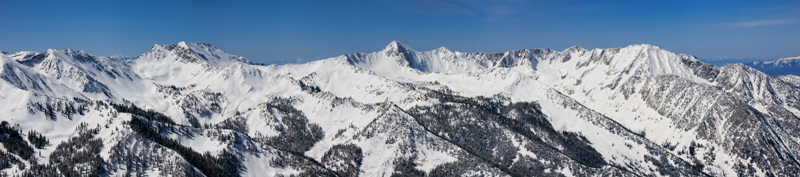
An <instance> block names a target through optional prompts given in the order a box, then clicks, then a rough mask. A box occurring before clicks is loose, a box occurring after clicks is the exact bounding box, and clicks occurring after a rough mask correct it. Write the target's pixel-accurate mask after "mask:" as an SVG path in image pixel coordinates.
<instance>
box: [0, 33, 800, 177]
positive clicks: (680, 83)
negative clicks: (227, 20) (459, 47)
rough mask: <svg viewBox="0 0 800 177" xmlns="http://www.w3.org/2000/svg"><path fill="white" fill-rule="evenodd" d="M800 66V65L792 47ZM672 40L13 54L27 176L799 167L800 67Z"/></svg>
mask: <svg viewBox="0 0 800 177" xmlns="http://www.w3.org/2000/svg"><path fill="white" fill-rule="evenodd" d="M792 66H796V65H792ZM798 80H800V79H798V77H797V76H791V75H789V76H781V77H774V76H771V75H769V74H765V73H763V72H761V71H759V70H757V69H754V68H751V67H749V66H747V65H743V64H729V65H725V66H721V67H719V66H714V65H710V64H706V63H704V62H702V61H700V60H698V59H697V58H695V57H694V56H691V55H686V54H674V53H671V52H669V51H666V50H664V49H661V48H659V47H657V46H652V45H647V44H638V45H630V46H627V47H624V48H610V49H584V48H581V47H579V46H574V47H571V48H568V49H566V50H564V51H556V50H551V49H522V50H511V51H507V52H503V53H463V52H457V51H450V50H448V49H447V48H444V47H441V48H438V49H435V50H431V51H414V50H411V49H410V48H409V47H407V46H405V45H403V44H401V43H400V42H397V41H393V42H391V43H390V44H389V45H387V46H386V47H384V48H383V49H382V50H380V51H376V52H371V53H354V54H345V55H341V56H338V57H333V58H328V59H323V60H318V61H313V62H308V63H303V64H290V65H270V66H264V65H260V64H256V63H253V62H251V61H250V60H248V59H246V58H244V57H241V56H237V55H233V54H229V53H226V52H224V51H222V50H219V49H217V48H216V47H214V46H212V45H209V44H205V43H186V42H179V43H176V44H169V45H154V46H152V47H151V48H150V50H149V51H147V52H145V53H144V54H142V55H140V56H138V57H136V58H133V59H121V58H118V57H99V56H95V55H91V54H89V53H87V52H85V51H80V50H71V49H67V50H54V49H50V50H47V51H45V52H44V53H37V52H18V53H3V54H2V55H0V115H2V116H0V120H1V121H3V122H2V123H0V144H2V146H0V168H2V173H5V174H9V175H20V176H133V175H136V176H144V175H147V176H794V175H796V174H798V173H800V163H798V161H797V157H798V156H799V155H800V118H799V117H800V82H798Z"/></svg>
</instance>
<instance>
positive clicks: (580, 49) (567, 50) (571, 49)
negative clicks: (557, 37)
mask: <svg viewBox="0 0 800 177" xmlns="http://www.w3.org/2000/svg"><path fill="white" fill-rule="evenodd" d="M583 50H586V49H583V47H581V46H578V45H575V46H572V47H569V48H567V49H566V50H564V52H576V51H583Z"/></svg>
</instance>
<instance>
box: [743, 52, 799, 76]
mask: <svg viewBox="0 0 800 177" xmlns="http://www.w3.org/2000/svg"><path fill="white" fill-rule="evenodd" d="M746 65H747V66H750V67H753V68H756V69H758V70H760V71H762V72H764V73H767V74H769V75H773V76H781V75H787V74H791V75H796V76H797V75H800V56H798V57H788V58H780V59H776V60H771V61H763V62H752V63H746Z"/></svg>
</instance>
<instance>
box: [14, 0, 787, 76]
mask: <svg viewBox="0 0 800 177" xmlns="http://www.w3.org/2000/svg"><path fill="white" fill-rule="evenodd" d="M799 31H800V1H789V0H786V1H735V0H734V1H666V0H664V1H662V0H655V1H621V0H609V1H555V0H552V1H551V0H497V1H477V0H475V1H473V0H391V1H390V0H373V1H353V0H343V1H230V2H228V1H167V2H161V1H77V2H72V1H35V2H31V1H15V0H11V1H8V0H3V1H0V50H4V51H9V52H15V51H21V50H33V51H40V52H41V51H44V50H46V49H48V48H55V49H66V48H72V49H79V50H86V51H87V52H89V53H92V54H95V55H101V56H108V55H115V54H123V55H128V56H138V55H139V54H141V53H143V52H146V51H147V50H148V49H149V47H150V46H151V45H153V44H171V43H177V42H179V41H187V42H207V43H210V44H212V45H214V46H217V47H218V48H220V49H223V50H225V51H227V52H229V53H232V54H236V55H241V56H244V57H246V58H248V59H250V60H253V61H256V62H262V63H267V64H272V63H277V64H282V63H296V62H302V61H311V60H318V59H324V58H328V57H335V56H338V55H341V54H346V53H356V52H372V51H378V50H381V49H382V48H383V47H384V46H385V45H387V44H388V43H389V42H391V41H392V40H398V41H400V42H402V43H403V44H405V45H407V46H410V47H412V48H413V49H415V50H432V49H435V48H437V47H440V46H445V47H447V48H448V49H450V50H453V51H462V52H503V51H506V50H514V49H524V48H551V49H555V50H564V49H566V48H568V47H570V46H574V45H580V46H582V47H584V48H612V47H624V46H627V45H630V44H640V43H648V44H652V45H656V46H660V47H662V48H664V49H667V50H670V51H672V52H676V53H688V54H692V55H696V56H698V57H700V58H723V57H728V58H759V59H774V58H780V57H790V56H800V32H799Z"/></svg>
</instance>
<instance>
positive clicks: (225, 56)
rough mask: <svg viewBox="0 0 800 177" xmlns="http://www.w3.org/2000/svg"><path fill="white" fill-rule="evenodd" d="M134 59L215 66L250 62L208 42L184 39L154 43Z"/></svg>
mask: <svg viewBox="0 0 800 177" xmlns="http://www.w3.org/2000/svg"><path fill="white" fill-rule="evenodd" d="M136 60H147V61H149V60H154V61H159V60H177V61H181V62H185V63H206V64H209V65H212V66H216V67H227V66H230V65H231V64H232V63H237V62H240V63H247V64H252V62H251V61H250V60H247V59H245V58H244V57H241V56H237V55H232V54H229V53H227V52H225V51H222V50H220V49H218V48H216V47H214V46H212V45H210V44H206V43H201V42H195V43H186V42H184V41H181V42H178V43H176V44H169V45H158V44H155V45H153V47H151V48H150V50H149V51H148V52H147V53H144V54H142V55H141V56H139V57H137V59H136Z"/></svg>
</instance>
